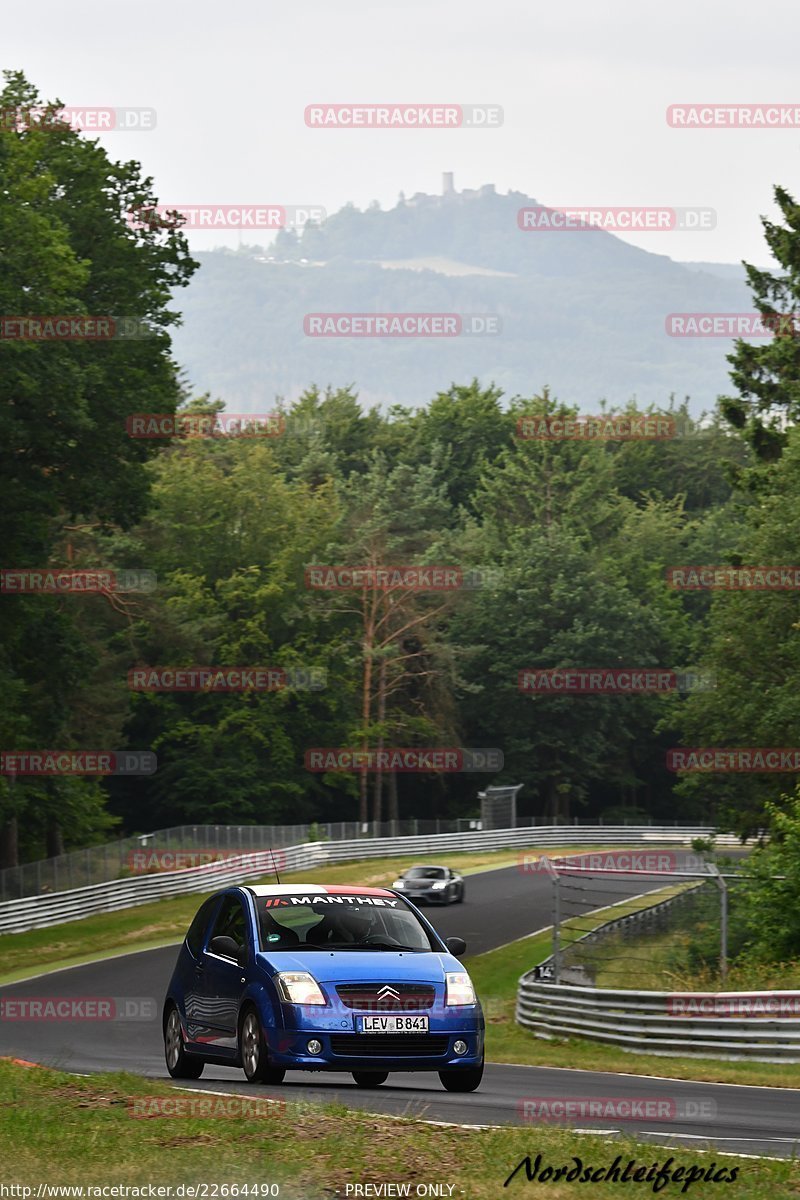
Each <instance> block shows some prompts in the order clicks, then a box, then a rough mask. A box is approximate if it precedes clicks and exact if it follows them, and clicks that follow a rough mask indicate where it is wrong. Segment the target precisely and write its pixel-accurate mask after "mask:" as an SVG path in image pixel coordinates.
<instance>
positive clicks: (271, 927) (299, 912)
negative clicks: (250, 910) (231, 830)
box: [256, 895, 435, 953]
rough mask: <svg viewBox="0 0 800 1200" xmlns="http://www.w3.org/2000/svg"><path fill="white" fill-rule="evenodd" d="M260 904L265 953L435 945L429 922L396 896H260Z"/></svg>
mask: <svg viewBox="0 0 800 1200" xmlns="http://www.w3.org/2000/svg"><path fill="white" fill-rule="evenodd" d="M379 901H380V902H379ZM256 904H257V906H258V923H259V932H260V935H261V949H262V950H263V951H265V952H267V953H272V952H273V951H276V950H303V951H305V950H360V949H366V950H433V949H435V947H434V945H433V943H432V942H431V939H430V937H429V936H428V933H427V932H426V930H425V927H424V926H423V925H422V924H421V922H420V921H419V920H418V918H417V917H416V916H415V914H414V913H412V912H411V910H410V909H408V908H406V906H405V904H404V903H403V901H402V900H400V899H398V898H394V897H392V898H391V899H390V898H389V897H385V898H379V897H376V898H374V899H373V898H372V897H364V896H361V897H355V896H332V895H331V896H314V897H311V896H305V897H303V896H259V897H258V898H257V900H256Z"/></svg>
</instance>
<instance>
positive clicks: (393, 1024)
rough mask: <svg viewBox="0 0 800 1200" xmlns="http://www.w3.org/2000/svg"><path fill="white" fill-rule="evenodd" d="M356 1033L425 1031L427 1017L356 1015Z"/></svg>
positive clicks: (426, 1028)
mask: <svg viewBox="0 0 800 1200" xmlns="http://www.w3.org/2000/svg"><path fill="white" fill-rule="evenodd" d="M356 1031H357V1032H358V1033H427V1032H428V1018H427V1017H397V1016H391V1017H384V1016H380V1017H356Z"/></svg>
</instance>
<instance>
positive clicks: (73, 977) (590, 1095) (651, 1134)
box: [0, 867, 800, 1157]
mask: <svg viewBox="0 0 800 1200" xmlns="http://www.w3.org/2000/svg"><path fill="white" fill-rule="evenodd" d="M580 882H581V884H582V885H584V894H583V896H580V895H579V894H578V893H577V892H575V893H573V894H572V900H573V901H575V904H574V911H577V909H578V903H580V905H581V906H582V908H583V910H584V911H586V910H588V909H592V908H597V907H599V906H600V905H601V904H608V903H613V902H614V901H616V900H620V899H623V898H624V897H625V896H628V895H632V894H635V893H637V892H641V891H646V890H649V888H650V887H654V886H663V880H661V881H660V883H659V881H658V880H657V879H656V880H644V881H643V880H642V879H640V878H631V877H627V878H623V877H620V878H613V877H612V878H611V879H609V878H608V877H607V878H606V879H605V880H603V882H602V884H601V883H595V882H594V881H593V880H592V879H589V878H585V879H582V880H581V881H580ZM466 884H467V894H466V900H465V902H464V904H463V905H453V906H451V907H449V908H443V909H428V910H426V912H427V914H428V915H429V916H430V917H431V920H432V921H433V924H434V925H435V926H436V928H437V930H438V931H439V932H440V933H441V934H442V935H443V936H444V937H448V936H450V935H453V934H458V935H460V936H461V937H463V938H465V940H466V941H467V954H468V955H470V954H480V953H482V952H483V951H486V950H489V949H492V948H494V947H496V946H500V945H503V944H505V943H507V942H510V941H513V940H515V939H516V938H520V937H524V936H525V935H526V934H529V933H531V932H533V931H534V930H537V929H540V928H541V927H542V926H545V925H549V924H550V922H551V884H550V882H549V879H548V878H547V876H546V875H544V874H542V873H540V872H533V873H526V872H523V871H520V870H519V869H517V868H515V867H511V868H505V869H501V870H493V871H486V872H481V873H480V874H475V875H470V876H468V877H467V880H466ZM176 951H177V947H176V946H168V947H165V948H162V949H159V950H148V951H140V952H133V953H130V954H125V955H122V956H120V957H117V958H111V959H104V960H102V961H100V962H95V963H90V964H87V965H84V966H79V967H71V968H69V969H67V970H62V971H57V972H54V973H52V974H48V975H44V976H41V977H40V978H38V979H31V980H28V981H27V982H20V983H15V984H12V985H8V986H6V987H3V988H0V1000H5V999H11V998H28V999H30V998H33V997H37V998H44V999H46V998H52V997H77V996H80V997H95V998H97V997H102V998H117V999H120V1000H122V1001H127V1002H128V1004H129V1011H130V1001H131V1000H134V1001H136V1000H140V1001H150V1004H149V1006H147V1007H148V1008H149V1010H150V1011H151V1012H155V1014H156V1015H155V1016H151V1017H149V1018H148V1019H146V1020H142V1019H132V1020H123V1019H116V1020H106V1021H98V1020H87V1021H71V1022H65V1021H42V1020H29V1021H24V1020H8V1019H3V1020H0V1055H10V1056H13V1057H18V1058H22V1059H27V1060H31V1061H35V1062H40V1063H44V1064H46V1065H49V1066H54V1067H59V1068H61V1069H63V1070H67V1071H76V1072H90V1073H93V1072H98V1071H122V1070H124V1071H132V1072H134V1073H137V1074H141V1075H145V1076H150V1077H153V1078H158V1079H164V1080H167V1079H168V1078H169V1077H168V1076H167V1073H166V1070H165V1067H164V1060H163V1050H162V1041H161V1026H160V1011H161V1004H162V1000H163V996H164V992H165V989H166V985H167V982H168V979H169V976H170V974H171V971H172V967H173V964H174V961H175V956H176ZM628 1062H630V1059H629V1058H628V1056H627V1055H625V1054H624V1053H623V1052H622V1051H620V1055H619V1070H620V1073H619V1074H610V1073H603V1072H595V1071H575V1070H562V1069H559V1068H553V1067H523V1066H510V1065H505V1064H500V1063H489V1064H487V1068H486V1073H485V1075H484V1080H483V1083H482V1085H481V1087H480V1089H479V1091H477V1092H474V1093H470V1094H466V1095H459V1094H457V1093H450V1092H445V1091H444V1090H443V1089H442V1088H441V1086H440V1084H439V1080H438V1077H437V1076H436V1075H435V1074H431V1075H428V1074H425V1073H417V1074H409V1075H404V1074H402V1073H398V1074H393V1075H390V1077H389V1080H388V1082H387V1083H386V1084H385V1085H384V1086H383V1087H381V1088H380V1089H378V1090H376V1091H370V1092H365V1091H363V1090H361V1089H359V1088H357V1087H356V1086H355V1084H354V1083H353V1081H352V1078H351V1076H350V1075H349V1074H343V1073H342V1074H339V1073H324V1074H322V1073H320V1074H308V1073H304V1072H297V1073H292V1072H290V1073H289V1074H288V1075H287V1077H286V1081H285V1082H284V1083H283V1084H282V1085H281V1086H280V1088H277V1089H276V1088H272V1089H268V1088H263V1087H257V1086H256V1087H253V1086H251V1085H248V1084H247V1083H246V1082H245V1079H244V1075H243V1073H242V1072H241V1071H238V1070H235V1069H233V1068H228V1067H217V1066H206V1068H205V1071H204V1074H203V1078H202V1079H200V1080H199V1081H197V1082H196V1083H189V1084H186V1085H182V1086H188V1087H190V1088H193V1089H199V1090H205V1091H212V1092H226V1093H229V1092H236V1093H238V1094H243V1095H247V1096H248V1097H255V1096H257V1095H260V1094H269V1095H278V1094H280V1095H281V1096H283V1097H284V1098H286V1099H287V1100H289V1099H298V1100H304V1101H305V1100H308V1101H321V1102H326V1101H327V1102H329V1101H333V1100H337V1101H339V1102H343V1103H345V1104H347V1105H350V1106H352V1107H354V1108H361V1109H365V1110H368V1111H371V1112H385V1113H394V1114H404V1115H409V1116H410V1115H413V1116H417V1117H424V1118H425V1119H428V1120H433V1121H445V1122H454V1123H458V1124H467V1125H501V1124H509V1123H511V1124H525V1123H528V1122H529V1121H530V1117H529V1116H528V1115H527V1114H529V1113H530V1107H528V1108H527V1109H526V1107H525V1105H526V1102H527V1103H528V1106H530V1104H531V1102H533V1103H534V1104H536V1105H538V1103H539V1102H540V1101H541V1100H543V1099H546V1098H550V1099H556V1100H572V1101H574V1102H578V1103H580V1104H583V1105H585V1106H586V1105H588V1104H589V1101H594V1102H595V1103H594V1106H593V1107H591V1108H590V1107H585V1108H583V1109H579V1110H575V1111H577V1112H580V1114H581V1115H580V1116H579V1117H575V1118H573V1119H571V1120H570V1121H569V1124H571V1125H573V1127H575V1128H580V1129H592V1130H604V1131H609V1133H610V1134H612V1135H613V1133H614V1132H615V1131H622V1132H626V1133H631V1134H636V1135H637V1136H639V1137H643V1138H645V1139H646V1140H648V1141H655V1142H659V1143H662V1144H664V1145H667V1144H669V1145H682V1146H689V1147H696V1148H697V1149H700V1148H701V1147H704V1146H706V1145H712V1144H713V1145H715V1146H716V1147H717V1149H719V1150H722V1149H724V1150H727V1151H735V1152H737V1153H744V1154H769V1155H772V1156H775V1157H779V1156H780V1157H783V1156H786V1155H790V1154H792V1153H798V1152H800V1091H793V1090H788V1089H777V1088H775V1089H773V1088H751V1087H742V1086H731V1085H725V1084H710V1083H691V1082H686V1081H681V1080H672V1079H669V1078H655V1077H650V1076H628V1075H625V1070H626V1064H627V1063H628ZM664 1072H665V1075H668V1074H669V1059H668V1058H665V1059H664ZM609 1099H610V1100H626V1099H627V1100H634V1101H640V1102H641V1101H646V1100H647V1101H660V1105H658V1106H656V1109H655V1111H657V1112H658V1113H659V1115H658V1118H657V1119H653V1116H652V1115H650V1116H648V1115H642V1113H643V1110H642V1109H641V1105H640V1106H639V1113H638V1115H633V1116H632V1117H631V1119H626V1120H621V1119H620V1118H619V1116H616V1117H615V1118H614V1117H612V1118H608V1117H607V1116H605V1117H604V1115H603V1102H604V1101H606V1100H609ZM598 1104H600V1108H598V1107H597V1105H598ZM614 1111H615V1113H618V1111H619V1110H618V1109H617V1108H615V1109H614ZM647 1111H648V1110H644V1112H645V1114H646V1112H647ZM649 1111H650V1113H651V1114H652V1112H653V1111H654V1110H653V1106H652V1105H651V1106H650V1109H649ZM530 1127H531V1146H530V1150H531V1153H532V1154H535V1150H536V1123H535V1121H534V1122H531V1124H530ZM575 1153H579V1151H578V1150H576V1151H575Z"/></svg>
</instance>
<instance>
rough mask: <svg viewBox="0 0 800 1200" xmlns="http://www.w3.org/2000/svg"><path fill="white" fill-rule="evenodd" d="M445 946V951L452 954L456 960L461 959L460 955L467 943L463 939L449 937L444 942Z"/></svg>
mask: <svg viewBox="0 0 800 1200" xmlns="http://www.w3.org/2000/svg"><path fill="white" fill-rule="evenodd" d="M445 946H447V949H448V950H449V951H450V953H451V954H454V955H455V957H456V958H461V955H462V954H463V953H464V951H465V950H466V948H467V943H466V942H465V941H464V939H463V938H460V937H449V938H447V939H446V941H445Z"/></svg>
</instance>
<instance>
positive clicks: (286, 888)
mask: <svg viewBox="0 0 800 1200" xmlns="http://www.w3.org/2000/svg"><path fill="white" fill-rule="evenodd" d="M246 886H247V890H248V891H249V892H252V893H253V895H254V896H303V895H305V894H306V893H307V894H308V895H309V896H396V895H397V893H396V892H392V891H390V890H389V888H379V887H358V886H356V885H355V884H353V885H350V884H341V883H336V884H330V883H327V884H326V883H254V884H247V885H246Z"/></svg>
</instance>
